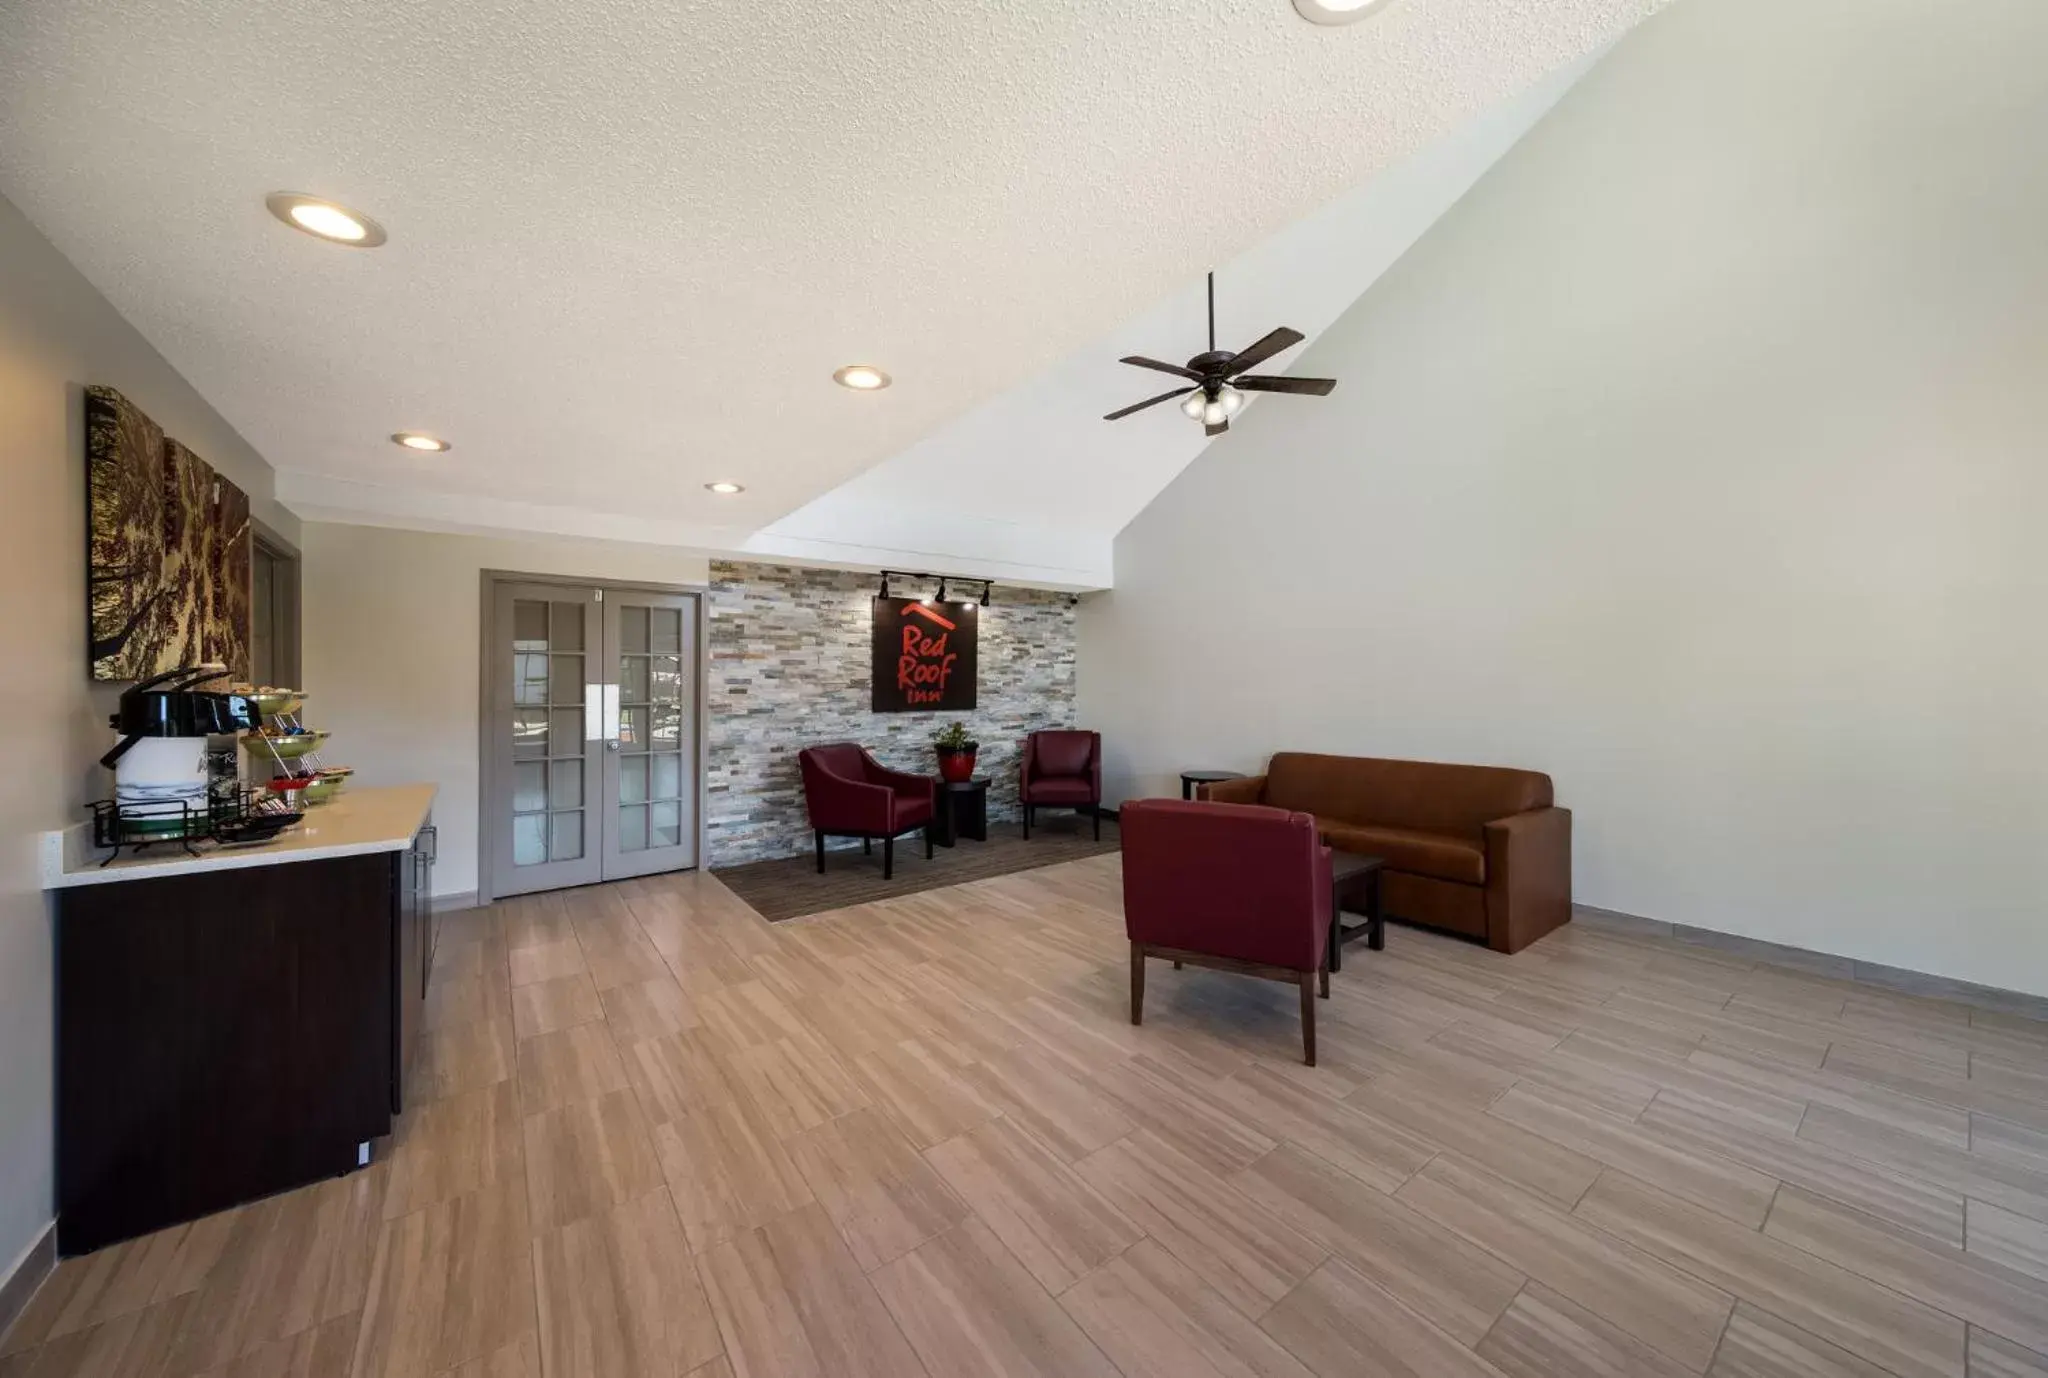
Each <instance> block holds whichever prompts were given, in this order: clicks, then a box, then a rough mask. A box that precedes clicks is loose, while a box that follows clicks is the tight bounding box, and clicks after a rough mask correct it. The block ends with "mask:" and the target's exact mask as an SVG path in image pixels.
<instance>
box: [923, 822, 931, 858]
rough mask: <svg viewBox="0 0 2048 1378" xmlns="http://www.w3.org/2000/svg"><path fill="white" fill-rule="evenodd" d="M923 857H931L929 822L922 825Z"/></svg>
mask: <svg viewBox="0 0 2048 1378" xmlns="http://www.w3.org/2000/svg"><path fill="white" fill-rule="evenodd" d="M924 859H925V860H926V861H930V860H931V859H932V825H931V824H929V823H927V824H925V825H924Z"/></svg>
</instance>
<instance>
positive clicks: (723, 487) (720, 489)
mask: <svg viewBox="0 0 2048 1378" xmlns="http://www.w3.org/2000/svg"><path fill="white" fill-rule="evenodd" d="M704 486H705V487H706V488H709V489H710V490H711V491H712V492H714V493H724V494H727V495H730V494H733V493H744V492H746V491H747V486H746V485H745V484H744V483H726V482H724V481H720V482H718V483H707V484H705V485H704Z"/></svg>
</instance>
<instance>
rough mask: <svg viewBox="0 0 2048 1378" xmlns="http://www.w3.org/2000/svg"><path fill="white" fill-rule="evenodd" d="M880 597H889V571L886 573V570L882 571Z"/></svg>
mask: <svg viewBox="0 0 2048 1378" xmlns="http://www.w3.org/2000/svg"><path fill="white" fill-rule="evenodd" d="M881 596H882V597H884V598H887V597H888V596H889V571H888V570H886V569H885V570H883V571H882V595H881Z"/></svg>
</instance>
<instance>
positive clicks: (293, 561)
mask: <svg viewBox="0 0 2048 1378" xmlns="http://www.w3.org/2000/svg"><path fill="white" fill-rule="evenodd" d="M249 682H250V683H251V684H259V685H271V686H275V687H279V688H286V689H295V688H299V687H301V686H300V684H299V555H298V552H297V551H295V550H293V549H292V548H291V547H290V546H288V545H286V544H285V543H284V542H283V541H280V540H278V539H277V538H275V537H273V536H272V535H270V533H269V532H267V531H260V530H259V531H258V532H257V533H256V539H255V541H254V542H253V543H252V549H251V552H250V556H249Z"/></svg>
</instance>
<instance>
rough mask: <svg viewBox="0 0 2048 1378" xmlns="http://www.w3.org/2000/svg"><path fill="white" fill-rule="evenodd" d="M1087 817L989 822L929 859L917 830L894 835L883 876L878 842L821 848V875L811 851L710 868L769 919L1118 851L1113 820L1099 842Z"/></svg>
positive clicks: (795, 916) (937, 849) (1106, 822)
mask: <svg viewBox="0 0 2048 1378" xmlns="http://www.w3.org/2000/svg"><path fill="white" fill-rule="evenodd" d="M1091 826H1092V825H1091V823H1090V820H1088V819H1086V818H1078V817H1075V816H1074V815H1072V814H1052V815H1048V816H1045V817H1042V818H1041V819H1040V820H1039V822H1038V823H1037V824H1036V825H1035V826H1033V828H1032V829H1031V840H1030V841H1029V842H1026V841H1025V840H1024V829H1023V828H1022V826H1020V825H1019V824H1016V823H991V824H989V826H988V841H986V842H970V841H966V840H964V839H963V840H962V841H961V842H960V843H959V844H957V845H956V846H953V847H935V848H933V849H932V859H931V860H930V861H926V860H925V859H924V839H923V838H921V837H918V836H916V835H912V836H910V837H899V838H897V839H896V875H895V878H894V879H891V880H883V879H882V848H881V844H879V843H877V844H876V846H875V854H874V855H873V856H862V855H861V853H860V851H859V849H858V848H856V849H854V850H852V851H844V850H840V851H829V852H827V853H825V874H824V875H822V876H821V875H819V874H818V860H817V858H816V857H815V856H813V855H812V854H810V853H808V852H807V853H805V854H804V855H803V856H791V857H782V858H779V859H778V860H775V861H750V862H748V863H747V864H746V865H744V866H727V867H724V868H722V869H719V870H715V871H713V872H712V874H713V875H715V876H717V877H718V878H719V879H720V880H722V881H724V882H725V884H726V886H727V887H728V888H730V889H731V890H732V892H733V893H734V894H736V895H738V896H739V897H740V898H741V899H743V900H745V901H746V902H747V903H748V904H749V905H751V906H752V907H753V908H754V910H755V911H756V912H757V913H759V914H760V915H761V917H762V918H764V919H767V920H769V921H770V922H772V923H780V922H781V921H782V920H784V919H798V918H802V917H803V916H804V915H806V914H822V913H824V912H825V911H826V910H828V909H844V908H846V907H848V906H849V905H855V904H868V903H871V902H872V901H874V900H886V899H894V898H896V897H897V896H898V895H914V894H916V893H918V892H919V891H920V890H936V889H938V888H939V887H940V886H942V885H959V884H960V883H962V882H963V881H970V880H987V879H989V878H990V877H991V876H1006V875H1009V874H1011V873H1012V872H1015V871H1031V870H1036V869H1037V868H1038V867H1040V866H1057V865H1059V864H1060V863H1061V862H1063V861H1078V860H1080V859H1081V858H1082V857H1090V856H1101V855H1103V854H1104V853H1106V852H1113V851H1115V850H1117V847H1118V845H1119V843H1118V841H1117V830H1116V822H1115V820H1113V819H1109V818H1105V819H1103V820H1102V841H1100V842H1097V841H1096V840H1095V839H1094V835H1093V833H1092V831H1091Z"/></svg>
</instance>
